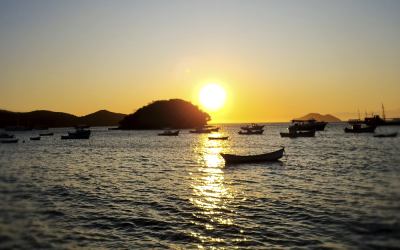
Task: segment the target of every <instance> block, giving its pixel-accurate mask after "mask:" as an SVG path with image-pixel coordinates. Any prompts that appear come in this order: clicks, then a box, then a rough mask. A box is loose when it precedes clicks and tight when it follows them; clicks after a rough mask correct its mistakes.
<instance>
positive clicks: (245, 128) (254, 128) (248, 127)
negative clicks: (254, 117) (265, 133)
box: [240, 123, 265, 130]
mask: <svg viewBox="0 0 400 250" xmlns="http://www.w3.org/2000/svg"><path fill="white" fill-rule="evenodd" d="M264 126H265V125H258V124H256V123H252V124H251V126H249V125H246V126H244V127H240V128H241V129H243V130H262V129H263V128H264Z"/></svg>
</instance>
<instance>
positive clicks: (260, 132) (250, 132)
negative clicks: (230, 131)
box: [239, 129, 264, 135]
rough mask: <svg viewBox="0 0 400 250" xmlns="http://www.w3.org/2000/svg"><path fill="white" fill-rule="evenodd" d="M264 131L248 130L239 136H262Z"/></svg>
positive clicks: (241, 132)
mask: <svg viewBox="0 0 400 250" xmlns="http://www.w3.org/2000/svg"><path fill="white" fill-rule="evenodd" d="M263 132H264V130H263V129H262V130H254V131H253V130H247V131H246V132H243V131H239V135H261V134H262V133H263Z"/></svg>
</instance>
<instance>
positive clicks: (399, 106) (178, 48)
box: [0, 0, 400, 123]
mask: <svg viewBox="0 0 400 250" xmlns="http://www.w3.org/2000/svg"><path fill="white" fill-rule="evenodd" d="M399 13H400V1H365V0H363V1H361V0H353V1H347V0H346V1H345V0H338V1H317V0H314V1H307V0H306V1H295V0H293V1H174V0H172V1H161V0H159V1H131V0H129V1H128V0H126V1H119V0H117V1H102V0H88V1H50V0H48V1H39V0H38V1H35V0H34V1H20V0H15V1H6V0H0V109H6V110H11V111H21V112H25V111H33V110H51V111H58V112H66V113H71V114H74V115H78V116H82V115H86V114H89V113H93V112H95V111H98V110H101V109H106V110H109V111H112V112H117V113H125V114H129V113H132V112H133V111H134V110H136V109H138V108H140V107H142V106H144V105H147V103H149V102H151V101H153V100H161V99H171V98H180V99H184V100H186V101H191V102H192V103H193V104H196V105H197V104H199V101H198V99H197V93H198V91H199V90H200V88H201V86H203V85H205V84H207V83H217V84H220V85H221V86H223V87H224V88H225V89H226V91H227V102H226V105H225V106H224V108H223V109H221V110H220V111H218V112H209V113H210V114H211V116H212V118H213V119H212V122H239V123H240V122H279V121H284V122H287V121H289V120H290V119H292V118H297V117H300V116H303V115H306V114H308V113H311V112H313V113H320V114H332V115H334V116H337V117H338V118H340V119H342V120H347V119H349V118H358V109H359V110H360V113H361V116H362V117H364V113H365V111H367V112H368V113H371V112H374V113H375V114H381V105H382V103H383V104H384V105H385V111H386V116H387V117H394V116H397V117H400V98H399V93H400V70H399V69H400V46H399V44H400V15H399Z"/></svg>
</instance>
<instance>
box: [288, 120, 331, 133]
mask: <svg viewBox="0 0 400 250" xmlns="http://www.w3.org/2000/svg"><path fill="white" fill-rule="evenodd" d="M326 124H328V123H327V122H321V123H318V124H312V125H297V126H296V125H293V126H292V127H295V128H296V129H297V130H299V131H308V130H317V131H322V130H324V129H325V126H326Z"/></svg>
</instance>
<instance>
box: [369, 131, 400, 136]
mask: <svg viewBox="0 0 400 250" xmlns="http://www.w3.org/2000/svg"><path fill="white" fill-rule="evenodd" d="M396 136H397V132H396V133H392V134H379V135H374V137H396Z"/></svg>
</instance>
